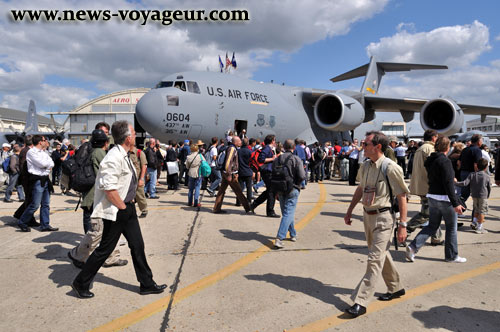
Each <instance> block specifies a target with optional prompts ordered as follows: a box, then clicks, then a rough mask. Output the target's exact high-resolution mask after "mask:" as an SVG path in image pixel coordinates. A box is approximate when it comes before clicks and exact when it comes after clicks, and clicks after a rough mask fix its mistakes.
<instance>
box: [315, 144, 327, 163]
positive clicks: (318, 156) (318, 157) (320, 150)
mask: <svg viewBox="0 0 500 332" xmlns="http://www.w3.org/2000/svg"><path fill="white" fill-rule="evenodd" d="M324 155H325V150H323V148H322V147H321V146H318V147H317V148H316V151H315V152H314V157H315V159H316V161H321V159H323V156H324Z"/></svg>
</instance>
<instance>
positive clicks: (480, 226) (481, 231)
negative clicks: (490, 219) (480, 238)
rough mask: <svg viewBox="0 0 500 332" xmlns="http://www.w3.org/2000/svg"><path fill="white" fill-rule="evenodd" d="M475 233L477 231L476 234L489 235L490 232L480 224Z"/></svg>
mask: <svg viewBox="0 0 500 332" xmlns="http://www.w3.org/2000/svg"><path fill="white" fill-rule="evenodd" d="M475 231H476V234H486V233H488V231H487V230H486V229H484V226H483V224H479V223H478V224H477V226H476V230H475Z"/></svg>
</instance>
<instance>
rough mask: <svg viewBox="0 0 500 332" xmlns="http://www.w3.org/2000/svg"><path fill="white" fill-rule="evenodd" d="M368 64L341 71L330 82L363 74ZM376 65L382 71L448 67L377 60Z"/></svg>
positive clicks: (366, 70)
mask: <svg viewBox="0 0 500 332" xmlns="http://www.w3.org/2000/svg"><path fill="white" fill-rule="evenodd" d="M369 65H370V64H369V63H367V64H366V65H363V66H361V67H358V68H356V69H353V70H351V71H348V72H346V73H343V74H341V75H338V76H335V77H334V78H331V79H330V81H332V82H340V81H345V80H350V79H352V78H357V77H362V76H365V75H366V73H367V72H368V66H369ZM377 67H378V68H379V69H381V70H383V71H384V72H386V73H387V72H395V71H410V70H419V69H420V70H421V69H448V66H443V65H425V64H418V63H397V62H377Z"/></svg>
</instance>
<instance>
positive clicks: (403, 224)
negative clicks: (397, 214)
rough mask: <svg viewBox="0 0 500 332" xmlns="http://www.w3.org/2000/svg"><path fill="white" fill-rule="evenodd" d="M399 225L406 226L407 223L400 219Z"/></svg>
mask: <svg viewBox="0 0 500 332" xmlns="http://www.w3.org/2000/svg"><path fill="white" fill-rule="evenodd" d="M399 226H401V227H405V228H406V227H407V226H408V223H407V222H406V221H404V222H403V221H400V222H399Z"/></svg>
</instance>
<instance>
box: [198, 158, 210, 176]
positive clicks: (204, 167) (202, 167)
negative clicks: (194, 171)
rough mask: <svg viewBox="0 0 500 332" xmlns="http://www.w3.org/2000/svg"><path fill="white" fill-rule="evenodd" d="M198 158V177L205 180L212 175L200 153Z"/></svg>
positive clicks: (208, 165)
mask: <svg viewBox="0 0 500 332" xmlns="http://www.w3.org/2000/svg"><path fill="white" fill-rule="evenodd" d="M200 158H201V165H200V169H199V175H200V176H201V177H204V178H207V177H209V176H210V173H212V167H210V164H209V163H208V162H207V161H206V160H205V158H204V157H203V155H202V154H201V153H200Z"/></svg>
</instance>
